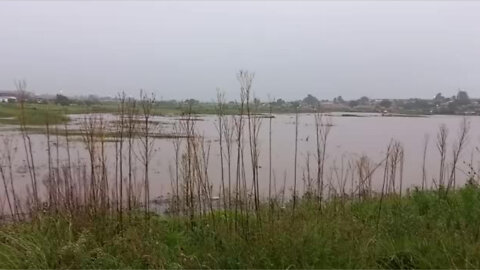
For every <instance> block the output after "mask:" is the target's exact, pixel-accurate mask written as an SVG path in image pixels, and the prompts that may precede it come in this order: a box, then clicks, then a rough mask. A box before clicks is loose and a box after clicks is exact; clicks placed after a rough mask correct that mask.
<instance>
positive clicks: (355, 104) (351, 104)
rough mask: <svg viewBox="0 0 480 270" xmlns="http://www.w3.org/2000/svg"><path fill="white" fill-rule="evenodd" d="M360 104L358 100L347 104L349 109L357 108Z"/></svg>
mask: <svg viewBox="0 0 480 270" xmlns="http://www.w3.org/2000/svg"><path fill="white" fill-rule="evenodd" d="M359 104H360V103H359V102H358V100H350V102H348V106H350V107H352V108H353V107H356V106H358V105H359Z"/></svg>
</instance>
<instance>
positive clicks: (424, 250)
mask: <svg viewBox="0 0 480 270" xmlns="http://www.w3.org/2000/svg"><path fill="white" fill-rule="evenodd" d="M439 194H440V193H439V192H438V191H436V192H433V191H429V192H412V193H410V194H408V195H406V196H405V197H403V198H401V199H400V198H399V197H397V196H393V197H388V198H384V199H383V200H381V199H380V198H373V199H367V200H363V201H354V200H343V201H341V200H333V201H331V202H329V203H327V204H325V205H324V206H323V207H322V209H321V210H319V207H318V205H316V203H313V202H311V201H309V200H305V199H304V200H301V201H300V203H299V205H298V207H297V208H296V210H295V212H292V210H291V209H292V208H291V207H290V206H288V205H287V206H286V207H285V208H274V210H273V211H271V210H270V209H269V207H267V206H264V207H263V208H262V211H260V212H259V213H261V214H260V215H259V216H256V217H254V216H250V217H249V219H248V222H247V220H246V218H245V217H241V216H237V217H236V220H237V221H239V222H238V223H237V226H235V225H234V224H235V223H234V222H233V221H234V220H235V216H234V215H233V214H228V213H227V214H225V213H223V212H217V213H216V214H215V215H214V216H212V215H207V216H205V217H197V218H195V219H194V220H193V222H190V221H187V220H186V219H185V220H183V219H182V218H178V217H177V218H171V217H165V216H152V217H151V218H150V219H149V220H148V221H146V220H145V218H144V217H143V216H141V215H138V216H137V217H135V215H131V216H130V218H126V220H125V221H124V223H123V226H122V227H121V226H120V225H119V223H118V222H117V219H115V218H109V217H108V215H107V216H99V217H96V218H92V217H90V218H80V217H78V216H77V217H76V218H67V217H61V216H54V215H47V216H42V217H40V218H39V219H38V220H37V221H35V222H28V223H22V224H16V225H3V226H2V228H1V232H0V239H1V241H0V268H120V267H122V268H123V267H125V268H153V267H162V268H392V269H398V268H479V267H480V248H479V247H480V245H479V244H480V239H479V231H480V189H479V188H477V187H475V186H468V187H464V188H462V189H459V190H457V191H454V192H451V193H449V195H448V196H446V197H445V196H440V195H439ZM380 205H381V207H380Z"/></svg>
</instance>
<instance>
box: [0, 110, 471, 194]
mask: <svg viewBox="0 0 480 270" xmlns="http://www.w3.org/2000/svg"><path fill="white" fill-rule="evenodd" d="M357 115H360V116H361V117H346V116H342V114H341V113H335V114H331V115H329V116H326V118H328V119H329V121H330V122H331V123H332V126H331V130H330V134H329V137H328V141H327V148H326V165H325V183H326V184H328V185H330V187H332V188H335V187H338V177H337V176H338V175H339V171H341V170H342V164H343V169H344V170H346V167H347V164H348V162H349V161H352V162H353V161H355V160H358V159H359V158H360V157H361V156H363V155H366V156H368V157H369V158H370V159H371V161H372V164H373V163H378V162H381V160H382V159H383V158H384V157H385V153H386V149H387V146H388V145H389V143H390V142H391V141H392V140H396V141H399V142H401V143H402V145H403V148H404V157H405V162H404V171H403V187H404V188H411V187H413V186H420V185H421V182H422V161H423V149H424V145H425V137H426V136H428V137H429V143H428V149H427V156H426V167H427V184H428V185H429V186H432V184H433V183H434V180H435V179H438V174H439V173H438V169H439V163H440V155H439V152H438V149H437V146H436V143H437V142H436V137H437V132H438V128H439V126H440V125H442V124H445V125H446V127H447V128H448V129H449V134H448V150H447V151H448V155H447V165H448V166H450V164H451V156H452V151H453V146H454V144H455V140H456V139H457V138H458V133H459V131H460V125H461V122H462V120H463V117H461V116H426V117H382V116H381V115H378V114H357ZM83 117H84V116H82V115H72V116H71V119H72V121H71V123H70V124H69V125H70V128H78V126H79V123H80V122H81V121H82V119H83ZM103 117H104V119H106V120H112V119H115V116H113V115H108V114H105V115H103ZM199 119H200V120H201V121H195V125H196V128H197V131H198V133H199V134H202V135H203V136H205V138H206V140H205V142H206V145H207V146H209V147H206V149H209V152H208V153H209V159H208V160H209V162H208V177H209V181H210V182H211V184H212V185H213V189H214V190H216V192H218V187H219V186H220V179H221V177H220V175H221V173H220V172H221V168H220V153H219V143H218V130H217V128H216V125H217V123H218V122H217V121H218V120H217V119H218V118H217V117H216V116H200V118H199ZM152 120H153V121H158V122H159V123H161V132H162V133H164V134H171V133H173V124H174V123H176V122H178V118H174V117H154V118H152ZM467 120H468V121H469V123H470V130H469V134H468V140H467V143H466V145H465V148H464V150H463V152H462V154H461V156H460V161H459V162H458V168H457V170H456V174H457V183H456V184H457V185H461V184H463V183H464V182H465V181H466V179H467V173H468V171H469V170H470V166H469V164H472V166H473V168H475V169H478V161H479V158H478V155H479V154H480V153H479V152H478V150H477V148H476V146H477V145H478V144H479V142H480V140H479V138H480V119H479V117H478V116H468V117H467ZM261 121H262V123H261V129H260V133H259V149H260V159H259V179H260V181H259V182H260V188H261V191H262V194H263V195H265V194H266V193H267V191H268V187H269V140H268V139H269V124H270V121H271V125H272V149H271V151H272V175H273V177H272V179H273V180H272V181H273V184H272V185H273V186H272V188H273V189H274V191H277V192H279V191H280V190H281V189H282V188H283V187H285V188H286V190H287V193H288V192H291V188H292V186H293V181H294V180H293V179H294V157H295V155H294V153H295V115H293V114H281V115H275V117H274V118H272V119H269V118H262V120H261ZM51 128H52V129H54V128H55V127H51ZM57 128H58V129H59V130H63V129H64V127H63V126H58V127H57ZM314 132H315V124H314V115H313V114H300V115H299V125H298V161H297V183H298V187H299V190H300V192H301V191H302V190H303V188H304V179H305V177H306V176H307V175H308V172H307V159H308V158H310V174H311V177H312V178H315V176H314V175H315V173H316V161H315V154H316V140H315V133H314ZM0 134H1V135H3V137H9V138H10V139H11V140H12V141H11V142H10V143H9V144H8V145H5V144H4V143H3V142H1V141H0V151H1V153H2V155H3V154H4V153H5V149H6V147H10V148H11V149H12V151H13V165H14V166H13V167H14V168H13V171H14V181H15V185H16V188H17V192H19V193H22V191H23V193H24V191H25V190H26V186H27V185H28V183H29V182H30V176H29V174H28V169H27V165H26V160H25V149H24V145H23V140H22V137H21V134H20V133H19V132H18V131H12V130H11V129H9V127H7V126H3V127H2V126H0ZM30 136H31V140H32V146H33V155H34V161H35V166H36V171H37V176H38V178H39V179H45V177H46V176H47V173H48V153H47V138H46V135H44V134H31V135H30ZM70 139H71V142H70V154H71V159H72V163H73V164H74V165H75V166H77V167H81V166H88V164H89V158H88V152H87V151H86V148H85V144H84V143H83V142H82V140H81V137H77V138H75V137H71V138H70ZM57 140H58V146H59V147H58V148H57V147H56V144H57ZM181 140H184V139H181ZM50 141H51V146H52V148H51V152H52V153H51V156H52V163H53V164H54V165H55V164H57V162H59V163H60V164H64V163H65V162H66V157H67V155H66V144H65V138H64V137H63V136H58V138H57V136H55V135H51V137H50ZM173 141H174V139H167V138H159V139H155V143H154V146H153V149H154V150H153V152H152V157H151V163H150V164H151V166H150V168H151V169H150V172H149V178H150V192H151V197H152V198H154V197H157V196H160V195H166V194H168V193H169V192H171V190H172V179H173V176H174V174H175V151H174V146H173ZM136 143H137V147H136V148H137V149H136V150H135V151H134V153H133V154H132V159H133V161H134V163H136V165H135V169H134V176H135V178H137V179H143V169H142V167H141V161H140V159H141V158H140V156H141V153H140V150H139V149H138V146H139V145H140V141H138V140H137V142H136ZM125 145H126V144H125ZM184 145H185V143H184V144H183V146H184ZM245 147H246V149H245V163H246V164H247V165H246V167H247V172H246V175H247V179H248V178H249V176H250V172H249V169H248V168H249V166H248V163H249V162H250V152H249V150H248V141H245ZM105 149H106V150H105V152H106V157H107V163H108V177H109V179H114V178H115V177H116V176H115V175H116V172H118V170H115V143H114V142H108V143H107V144H106V148H105ZM57 150H58V159H57ZM0 156H1V155H0ZM235 158H236V156H234V157H232V172H231V174H232V179H234V175H235ZM127 160H128V156H127V151H126V146H124V155H123V164H124V166H123V174H124V177H125V176H126V175H127V168H126V166H125V164H127ZM3 164H4V166H5V159H4V157H3ZM224 167H225V168H224V170H225V171H224V172H225V178H226V179H227V175H228V172H227V171H226V170H227V163H226V161H225V165H224ZM87 168H88V167H87ZM372 178H373V183H372V185H373V188H374V189H377V190H378V189H379V187H381V183H382V179H383V169H381V168H380V169H378V170H377V171H376V172H375V173H374V174H373V177H372ZM347 185H349V184H347ZM2 193H3V190H2Z"/></svg>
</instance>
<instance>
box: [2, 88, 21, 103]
mask: <svg viewBox="0 0 480 270" xmlns="http://www.w3.org/2000/svg"><path fill="white" fill-rule="evenodd" d="M7 102H17V95H16V92H15V91H0V103H7Z"/></svg>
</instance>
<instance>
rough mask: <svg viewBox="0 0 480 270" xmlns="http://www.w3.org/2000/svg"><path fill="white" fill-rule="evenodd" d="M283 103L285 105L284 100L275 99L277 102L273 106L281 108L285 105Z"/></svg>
mask: <svg viewBox="0 0 480 270" xmlns="http://www.w3.org/2000/svg"><path fill="white" fill-rule="evenodd" d="M285 103H286V102H285V100H283V99H281V98H279V99H277V101H276V102H275V104H276V105H277V106H283V105H285Z"/></svg>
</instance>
